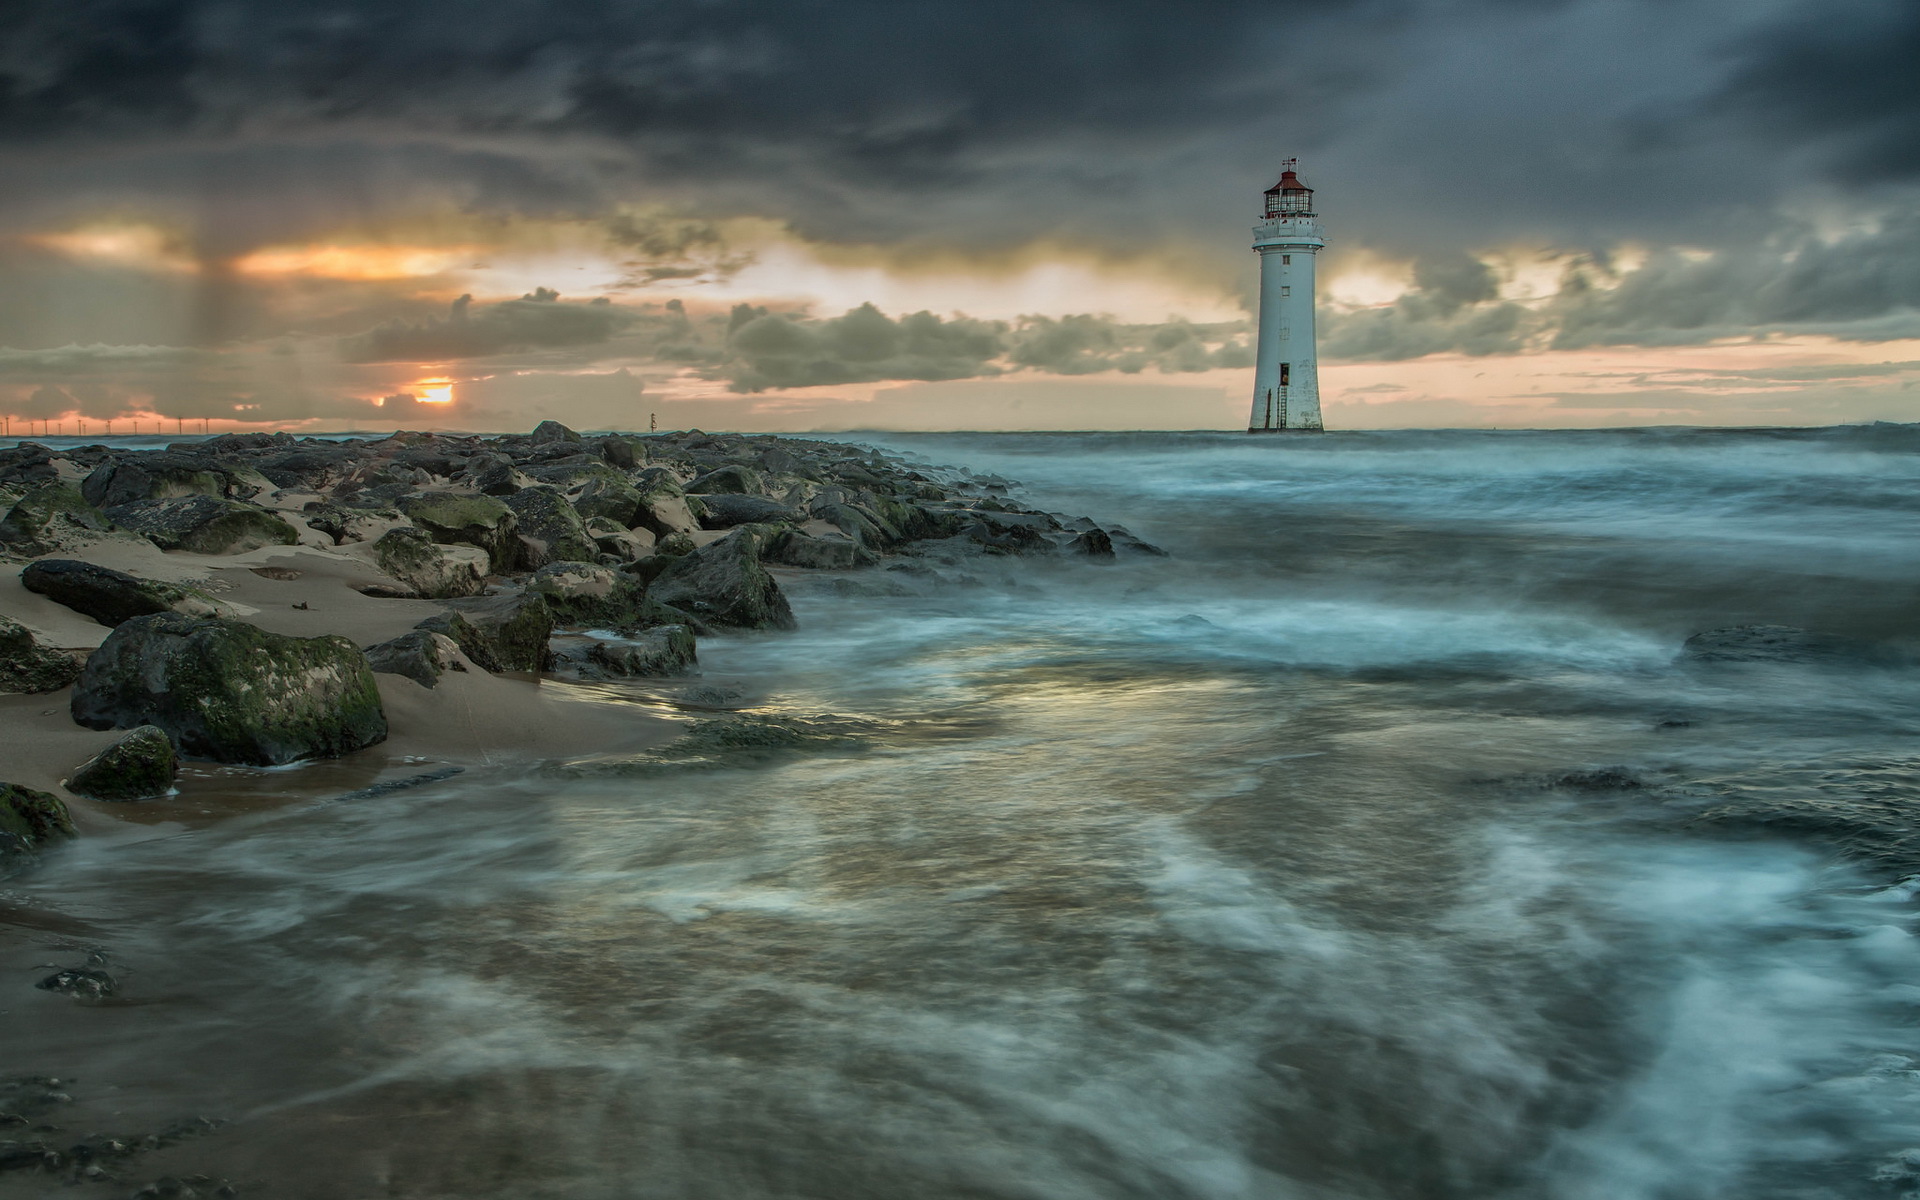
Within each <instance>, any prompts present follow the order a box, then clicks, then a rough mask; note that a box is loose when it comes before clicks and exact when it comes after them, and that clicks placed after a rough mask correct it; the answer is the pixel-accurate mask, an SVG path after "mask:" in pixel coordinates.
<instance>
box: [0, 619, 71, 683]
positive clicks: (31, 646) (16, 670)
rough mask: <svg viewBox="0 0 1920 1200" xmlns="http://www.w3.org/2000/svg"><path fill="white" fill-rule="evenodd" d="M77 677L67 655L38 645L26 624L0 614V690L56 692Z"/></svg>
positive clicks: (49, 647) (37, 640)
mask: <svg viewBox="0 0 1920 1200" xmlns="http://www.w3.org/2000/svg"><path fill="white" fill-rule="evenodd" d="M79 676H80V663H79V661H78V660H77V659H75V658H74V657H73V656H72V655H71V654H65V653H62V652H61V651H59V650H56V649H54V648H53V647H51V646H42V645H41V644H40V642H39V639H37V638H35V637H34V636H33V633H32V632H31V631H30V630H28V629H27V627H26V626H24V625H22V624H20V623H19V622H17V621H14V620H11V619H9V618H7V617H0V692H5V693H14V694H17V693H25V694H28V695H37V694H39V693H41V692H57V691H59V690H60V689H61V688H63V687H65V686H67V685H68V684H70V683H72V682H73V681H74V680H75V679H77V678H79Z"/></svg>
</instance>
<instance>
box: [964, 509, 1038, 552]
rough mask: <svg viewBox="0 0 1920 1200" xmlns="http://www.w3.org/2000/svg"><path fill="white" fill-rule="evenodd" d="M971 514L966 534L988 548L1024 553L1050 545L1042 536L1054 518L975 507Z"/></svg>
mask: <svg viewBox="0 0 1920 1200" xmlns="http://www.w3.org/2000/svg"><path fill="white" fill-rule="evenodd" d="M972 516H973V522H972V524H971V526H970V527H969V528H968V529H967V530H966V534H967V536H968V537H970V538H972V539H973V540H974V541H976V542H978V543H980V544H981V545H982V546H985V547H987V548H988V549H989V550H999V551H1002V552H1004V553H1009V554H1026V553H1031V552H1034V551H1050V550H1053V549H1054V544H1053V543H1052V542H1050V541H1048V540H1047V536H1046V535H1047V533H1048V532H1049V531H1050V530H1051V529H1052V528H1053V525H1054V522H1053V519H1052V518H1051V517H1048V516H1046V515H1044V514H1041V513H1009V512H994V511H992V510H990V509H978V510H976V511H975V512H974V513H973V514H972Z"/></svg>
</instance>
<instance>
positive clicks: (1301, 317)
mask: <svg viewBox="0 0 1920 1200" xmlns="http://www.w3.org/2000/svg"><path fill="white" fill-rule="evenodd" d="M1297 162H1298V160H1297V159H1291V158H1290V159H1288V160H1287V161H1286V164H1285V165H1286V170H1285V171H1284V172H1282V174H1281V176H1280V182H1279V183H1276V184H1274V185H1273V186H1272V187H1270V188H1268V189H1267V207H1266V211H1265V213H1264V214H1263V215H1262V218H1261V221H1260V223H1259V224H1258V225H1255V226H1254V227H1253V248H1254V250H1255V252H1257V253H1258V254H1259V255H1260V346H1259V351H1258V353H1257V354H1256V356H1255V358H1254V370H1253V414H1252V415H1251V416H1250V417H1248V418H1247V432H1248V433H1278V432H1280V431H1282V430H1301V429H1308V430H1318V429H1320V428H1321V425H1320V373H1319V371H1318V369H1317V368H1316V366H1315V364H1314V353H1313V263H1314V255H1315V254H1317V253H1319V250H1320V247H1322V246H1324V245H1326V244H1327V243H1326V239H1325V238H1323V237H1321V236H1320V220H1319V218H1318V217H1316V216H1315V215H1314V211H1313V189H1312V188H1310V187H1308V186H1307V185H1306V184H1304V183H1302V182H1300V176H1298V175H1296V174H1294V166H1295V165H1296V163H1297Z"/></svg>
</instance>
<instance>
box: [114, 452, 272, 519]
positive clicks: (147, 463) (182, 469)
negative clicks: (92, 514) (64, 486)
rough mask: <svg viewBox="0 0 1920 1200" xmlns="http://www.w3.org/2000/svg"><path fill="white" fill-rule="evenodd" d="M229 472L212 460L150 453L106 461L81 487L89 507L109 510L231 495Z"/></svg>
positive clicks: (178, 454) (191, 456)
mask: <svg viewBox="0 0 1920 1200" xmlns="http://www.w3.org/2000/svg"><path fill="white" fill-rule="evenodd" d="M231 482H232V478H231V472H229V471H228V470H226V469H225V468H224V467H223V466H222V465H221V464H220V463H219V462H217V461H215V460H213V459H212V457H211V456H205V455H199V454H182V453H180V452H178V451H173V450H151V451H144V452H140V453H134V454H127V455H123V456H121V457H119V458H112V459H108V460H107V461H106V462H103V463H101V464H100V465H99V466H98V467H95V468H94V470H93V473H92V474H90V475H88V476H87V478H86V481H85V482H84V483H82V484H81V485H80V490H81V492H82V493H84V494H85V496H86V498H87V502H88V503H89V504H94V505H98V506H99V507H101V508H111V507H113V506H114V505H116V504H130V503H132V502H134V501H136V500H164V499H167V498H169V497H175V496H221V497H224V496H228V495H232V494H234V491H233V489H232V487H231V486H230V485H231Z"/></svg>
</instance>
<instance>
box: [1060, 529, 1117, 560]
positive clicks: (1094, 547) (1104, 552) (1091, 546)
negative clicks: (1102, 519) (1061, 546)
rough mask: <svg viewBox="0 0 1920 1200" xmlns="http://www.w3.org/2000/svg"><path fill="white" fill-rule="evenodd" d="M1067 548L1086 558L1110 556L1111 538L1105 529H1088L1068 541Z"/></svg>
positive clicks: (1111, 554) (1111, 549)
mask: <svg viewBox="0 0 1920 1200" xmlns="http://www.w3.org/2000/svg"><path fill="white" fill-rule="evenodd" d="M1068 549H1070V550H1072V551H1073V552H1074V553H1075V554H1084V555H1086V556H1087V557H1088V558H1112V557H1113V539H1112V538H1111V537H1108V536H1107V534H1106V531H1105V530H1100V529H1089V530H1086V531H1084V532H1083V533H1081V534H1080V535H1079V536H1077V537H1075V538H1074V539H1073V541H1072V542H1070V543H1068Z"/></svg>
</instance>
